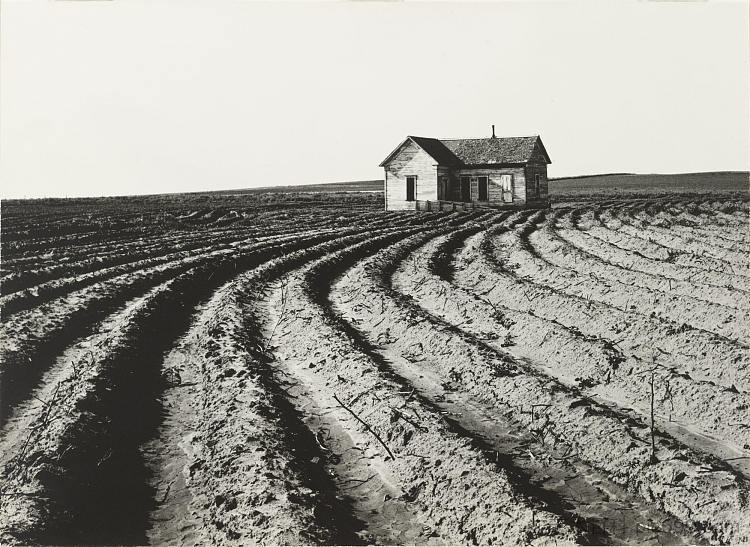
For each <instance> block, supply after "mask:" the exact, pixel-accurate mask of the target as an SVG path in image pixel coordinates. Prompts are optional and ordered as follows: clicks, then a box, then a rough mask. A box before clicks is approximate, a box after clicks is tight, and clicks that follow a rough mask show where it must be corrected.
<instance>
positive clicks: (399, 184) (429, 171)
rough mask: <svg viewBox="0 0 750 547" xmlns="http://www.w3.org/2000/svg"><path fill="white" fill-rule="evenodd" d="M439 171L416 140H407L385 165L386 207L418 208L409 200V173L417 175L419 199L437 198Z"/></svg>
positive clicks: (416, 191)
mask: <svg viewBox="0 0 750 547" xmlns="http://www.w3.org/2000/svg"><path fill="white" fill-rule="evenodd" d="M437 175H438V168H437V164H436V163H435V160H434V159H433V158H432V157H431V156H430V155H429V154H427V152H425V151H424V150H422V149H421V148H420V147H419V146H417V145H416V144H415V143H413V142H408V143H406V144H405V145H404V146H403V148H402V149H401V150H400V151H399V152H398V154H396V155H395V156H394V157H393V158H392V159H391V161H390V162H389V163H388V164H387V165H386V166H385V209H386V210H387V211H398V210H414V209H415V207H416V204H415V203H414V202H413V201H406V177H407V176H409V177H411V176H416V177H417V184H416V188H415V199H418V200H431V201H435V200H437V199H438V197H437Z"/></svg>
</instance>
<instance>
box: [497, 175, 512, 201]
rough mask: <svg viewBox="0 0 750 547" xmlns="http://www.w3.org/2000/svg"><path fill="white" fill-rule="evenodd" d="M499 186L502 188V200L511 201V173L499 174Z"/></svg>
mask: <svg viewBox="0 0 750 547" xmlns="http://www.w3.org/2000/svg"><path fill="white" fill-rule="evenodd" d="M500 186H501V187H502V189H503V201H504V202H505V203H512V202H513V175H500Z"/></svg>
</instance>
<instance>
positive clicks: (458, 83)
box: [0, 0, 750, 198]
mask: <svg viewBox="0 0 750 547" xmlns="http://www.w3.org/2000/svg"><path fill="white" fill-rule="evenodd" d="M748 40H749V37H748V4H747V3H746V2H733V3H713V2H711V3H698V2H695V3H693V2H626V1H618V2H586V3H583V2H577V3H562V2H554V3H542V2H531V3H511V2H502V3H473V4H458V3H439V4H435V3H432V4H424V3H404V2H356V3H355V2H346V3H325V4H324V3H305V4H296V3H283V4H278V3H277V4H270V3H268V4H267V3H258V2H248V1H245V2H225V1H216V0H206V1H203V2H189V1H185V0H180V1H179V2H178V1H175V2H166V1H149V2H146V1H136V0H115V1H112V2H106V1H96V2H94V1H90V2H84V1H75V2H73V1H68V2H63V1H49V0H41V1H23V0H6V1H4V2H3V3H2V6H1V8H0V195H1V196H2V197H6V198H7V197H38V196H45V195H46V196H80V195H95V196H98V195H120V194H142V193H156V192H179V191H199V190H217V189H229V188H243V187H251V186H268V185H274V184H305V183H317V182H333V181H345V180H361V179H371V178H382V171H381V170H380V168H378V163H380V161H381V160H382V159H383V158H384V157H385V156H386V155H387V154H388V153H389V152H390V151H391V150H392V149H393V148H394V147H395V146H396V145H397V144H398V143H399V142H400V141H401V140H402V139H403V138H404V137H405V136H406V135H407V134H413V135H420V136H434V137H484V136H489V134H490V124H492V123H494V124H495V125H496V128H497V133H498V135H506V136H514V135H530V134H540V135H542V139H543V140H544V143H545V145H546V147H547V150H548V151H549V154H550V156H551V157H552V162H553V163H552V165H551V166H550V176H563V175H570V174H591V173H602V172H623V171H627V172H688V171H705V170H747V169H748V168H750V79H749V78H748V74H749V72H748V66H749V64H750V53H749V48H748Z"/></svg>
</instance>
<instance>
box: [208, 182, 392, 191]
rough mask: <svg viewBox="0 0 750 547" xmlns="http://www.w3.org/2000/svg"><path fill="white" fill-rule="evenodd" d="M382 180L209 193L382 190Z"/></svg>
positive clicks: (262, 187) (265, 187) (266, 187)
mask: <svg viewBox="0 0 750 547" xmlns="http://www.w3.org/2000/svg"><path fill="white" fill-rule="evenodd" d="M382 191H383V181H382V180H354V181H350V182H326V183H322V184H295V185H292V186H261V187H260V188H243V189H240V190H217V191H215V192H207V193H210V194H264V193H267V192H282V193H289V192H325V193H328V192H382Z"/></svg>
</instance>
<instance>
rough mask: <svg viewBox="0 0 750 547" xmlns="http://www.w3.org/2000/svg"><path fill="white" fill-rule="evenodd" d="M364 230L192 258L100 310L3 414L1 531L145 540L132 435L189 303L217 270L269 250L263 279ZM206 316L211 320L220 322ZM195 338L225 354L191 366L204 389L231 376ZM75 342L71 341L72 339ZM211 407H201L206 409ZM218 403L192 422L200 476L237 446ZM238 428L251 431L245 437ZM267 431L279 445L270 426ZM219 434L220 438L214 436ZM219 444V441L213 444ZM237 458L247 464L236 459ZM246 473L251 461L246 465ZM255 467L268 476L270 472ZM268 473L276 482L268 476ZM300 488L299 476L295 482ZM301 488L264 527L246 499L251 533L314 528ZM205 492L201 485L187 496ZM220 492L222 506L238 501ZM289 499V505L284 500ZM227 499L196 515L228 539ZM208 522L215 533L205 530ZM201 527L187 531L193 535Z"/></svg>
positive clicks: (156, 406) (154, 410)
mask: <svg viewBox="0 0 750 547" xmlns="http://www.w3.org/2000/svg"><path fill="white" fill-rule="evenodd" d="M369 237H370V234H369V233H364V234H363V233H360V234H356V235H353V236H348V237H344V238H336V239H335V240H334V241H333V242H330V243H328V244H327V245H319V246H317V247H312V250H311V251H301V252H300V251H299V249H305V247H306V245H304V244H302V245H299V246H297V247H296V248H288V249H286V252H281V253H279V252H274V253H265V254H262V253H258V254H257V255H252V256H251V257H247V258H246V259H245V260H242V261H241V263H240V266H239V267H238V269H235V267H234V263H232V262H229V261H223V262H214V263H212V264H202V265H200V266H196V267H194V268H193V269H191V270H189V271H188V272H185V273H183V274H181V275H178V276H176V277H174V278H173V279H171V280H170V281H168V282H167V283H166V284H165V285H164V286H163V290H154V291H152V293H151V294H149V295H148V297H147V298H145V299H142V300H140V301H138V302H136V303H135V304H134V305H133V306H131V308H130V310H129V311H128V312H126V313H123V314H120V316H118V318H113V319H112V320H111V321H109V322H108V323H109V325H108V326H109V327H110V328H111V329H112V330H111V331H110V332H108V333H107V334H106V335H103V336H98V337H97V336H94V337H92V338H91V339H89V340H88V341H87V343H86V344H85V346H86V350H84V349H82V348H81V349H80V350H78V351H77V359H74V360H71V361H68V359H67V358H68V357H70V355H66V356H65V357H66V359H65V360H63V361H60V362H59V363H58V364H59V367H60V369H61V370H58V371H56V374H54V375H53V376H51V378H50V380H52V383H50V384H47V385H44V386H42V387H41V388H40V391H39V393H40V394H46V395H47V398H46V399H41V397H40V399H41V400H42V401H43V403H42V404H40V405H39V404H30V405H26V406H25V407H24V408H23V413H22V414H21V415H19V416H17V417H16V418H14V421H13V423H11V424H8V425H9V426H13V427H8V428H6V431H8V432H9V434H6V435H4V436H3V440H2V442H3V443H4V445H5V446H4V447H3V448H4V450H3V451H2V453H3V454H7V455H11V454H12V457H10V456H9V457H8V458H7V459H6V460H5V461H4V462H3V463H4V464H5V465H4V468H3V484H4V491H5V492H6V493H7V492H8V491H10V493H8V495H7V496H6V495H4V496H3V497H2V500H1V501H2V505H0V514H2V515H3V518H0V522H2V523H3V528H2V529H1V530H0V537H3V538H13V540H14V541H22V542H24V543H29V542H40V543H58V544H59V543H102V544H123V543H125V544H133V543H135V544H144V543H146V531H147V530H148V529H149V527H150V526H149V514H150V513H151V512H152V511H154V510H155V509H156V507H157V505H159V504H160V503H161V502H158V501H157V500H158V498H157V496H156V492H155V489H154V486H153V484H152V483H154V481H153V480H152V475H153V473H154V472H153V469H150V468H149V466H148V465H147V463H146V461H145V458H146V457H145V456H144V451H143V450H141V448H140V447H142V446H143V445H144V444H146V443H148V442H149V439H150V438H152V437H153V436H155V435H156V432H157V427H158V425H159V423H160V421H161V417H162V415H163V413H164V412H165V410H164V408H163V407H162V399H161V394H162V392H163V391H164V389H165V388H166V387H167V386H168V385H170V384H174V383H175V377H179V371H178V370H174V369H173V368H166V369H164V368H163V365H162V362H163V359H164V356H165V355H168V353H167V352H169V350H170V349H171V348H172V347H173V346H174V345H175V342H176V341H177V340H178V339H179V337H180V336H182V335H183V334H184V333H185V332H186V331H187V330H188V328H189V325H190V322H191V316H192V315H193V313H194V310H195V309H196V307H198V306H199V305H200V303H201V302H203V301H205V300H206V299H207V298H209V297H210V296H211V294H212V293H213V291H214V290H215V289H217V288H218V287H220V286H221V285H222V284H223V283H225V282H226V280H227V279H231V278H233V277H235V276H236V275H237V274H238V272H239V273H241V272H242V270H245V269H248V268H254V267H258V266H259V265H260V264H262V263H263V262H266V261H268V260H272V261H273V260H275V262H274V264H272V266H269V267H265V268H263V269H261V270H260V271H258V272H256V276H257V277H258V278H259V279H261V280H265V279H266V277H268V276H269V275H272V274H274V273H275V272H276V271H278V270H279V269H280V267H281V265H288V266H290V267H291V266H294V265H296V264H298V263H299V262H301V261H303V260H304V258H305V257H306V256H308V255H310V254H311V253H315V252H317V253H318V254H321V253H323V252H330V251H331V250H336V249H337V248H340V247H341V246H344V245H346V244H352V243H355V242H357V241H363V240H367V239H368V238H369ZM295 251H297V252H296V253H295ZM191 312H192V313H191ZM216 326H217V328H219V330H220V329H221V328H223V327H225V326H226V323H221V324H217V325H216ZM217 335H218V333H217ZM203 336H205V335H203ZM250 339H252V338H250ZM204 343H205V344H208V345H207V346H204V349H205V350H206V353H205V354H202V356H203V357H204V358H206V359H208V360H209V362H215V363H218V364H217V365H216V366H219V365H222V366H225V368H224V369H222V370H216V369H211V370H207V369H205V368H203V369H202V370H201V372H202V373H204V374H205V375H206V378H204V385H205V387H206V389H208V390H211V389H217V390H220V389H221V387H225V388H226V387H228V386H227V385H224V386H221V387H217V388H214V386H213V382H218V381H219V378H221V377H226V378H229V377H230V376H231V375H230V374H228V372H227V368H226V365H227V363H226V362H225V361H224V356H222V355H218V354H220V353H221V351H218V350H220V349H221V347H220V346H218V345H217V343H216V341H215V340H213V341H212V340H211V339H208V340H204ZM73 352H74V354H75V353H76V349H75V348H74V349H73ZM256 353H257V352H256ZM217 357H218V360H217ZM251 357H252V355H251ZM236 372H237V371H235V373H236ZM163 373H164V374H163ZM238 379H239V378H238ZM178 383H180V382H178ZM172 387H176V386H172ZM204 395H205V398H204V405H203V407H204V408H207V407H210V406H211V405H214V404H219V402H220V401H221V398H220V397H219V396H218V393H213V394H211V393H204ZM40 402H41V401H40ZM224 402H225V403H229V404H228V406H227V407H226V408H222V409H221V410H224V411H226V413H230V412H232V411H233V410H234V409H235V408H236V403H237V400H236V398H234V397H233V398H230V399H229V401H226V400H224ZM232 402H234V403H235V405H234V408H233V405H232V404H231V403H232ZM255 406H259V405H255ZM260 406H262V405H260ZM264 408H266V409H268V407H264ZM211 410H212V409H211V408H208V411H211ZM213 410H215V409H213ZM255 410H256V411H257V412H258V413H259V415H260V416H262V415H263V412H265V411H267V410H265V411H264V409H263V408H256V409H255ZM271 412H273V411H271ZM226 413H224V414H222V413H212V412H210V417H208V418H207V420H206V421H204V422H202V423H201V427H202V428H204V427H205V428H207V430H206V431H202V438H204V439H207V443H208V444H207V445H206V446H205V447H204V451H203V453H199V454H198V456H199V457H200V456H206V455H208V454H211V453H212V452H213V453H214V455H215V458H211V459H210V461H206V462H199V461H197V460H196V461H194V462H193V463H194V464H195V465H193V470H195V468H196V467H197V468H200V469H202V470H203V471H201V472H202V473H203V472H204V471H205V472H207V473H209V475H205V474H203V475H200V478H199V479H196V480H206V481H208V484H209V485H210V484H213V483H212V482H211V478H212V477H213V478H214V479H215V478H216V477H220V476H222V474H229V473H228V471H229V470H228V469H227V464H233V462H235V461H236V458H237V457H238V453H237V452H236V451H235V448H236V447H237V446H242V444H239V445H236V444H235V445H231V446H229V447H224V446H222V443H218V440H220V439H225V438H226V435H225V434H221V433H222V432H218V430H219V429H220V427H221V426H222V425H224V424H225V422H226V415H227V414H226ZM222 420H223V421H222ZM273 422H274V420H273V417H267V420H266V423H267V425H268V424H270V425H268V427H271V426H272V425H273ZM20 423H23V424H26V426H27V428H26V429H25V430H22V429H20V428H18V427H14V426H16V425H17V424H20ZM256 426H258V427H260V428H261V429H263V426H262V425H260V424H257V423H256ZM276 426H277V430H278V427H279V424H278V423H276ZM22 431H27V432H28V435H26V434H25V433H24V434H21V432H22ZM224 433H225V432H224ZM212 435H214V437H213V439H214V441H213V443H212V442H211V438H212V437H211V436H212ZM181 440H182V442H184V443H186V444H185V446H186V447H188V448H194V446H193V445H190V442H189V441H188V440H187V439H181ZM246 440H247V441H248V442H249V441H251V439H250V438H249V437H247V438H246ZM274 440H275V442H276V443H277V448H278V443H279V442H280V439H278V435H277V436H276V437H274ZM217 444H218V445H219V446H218V447H216V446H215V445H217ZM260 444H261V445H262V444H263V443H262V442H261V443H260ZM214 448H216V450H214ZM271 448H273V447H271ZM287 448H289V447H287ZM269 450H270V449H269ZM222 451H226V452H225V453H224V454H221V453H220V452H222ZM147 452H148V450H147V449H146V452H145V453H147ZM281 452H283V450H282V451H281ZM272 457H274V458H276V457H278V458H282V459H283V458H284V457H285V456H284V454H276V453H275V452H274V453H273V454H272ZM265 463H268V462H265ZM214 466H216V467H214ZM206 469H208V471H206ZM256 469H257V468H256ZM237 470H238V472H240V471H242V472H247V468H245V467H241V468H238V469H237ZM254 475H255V473H251V474H250V475H249V476H254ZM263 476H264V477H266V478H269V477H268V474H266V475H263ZM228 484H229V485H230V487H231V486H234V485H233V484H232V483H228ZM258 484H259V486H257V489H256V492H261V493H263V494H264V496H265V495H267V493H268V492H269V489H270V490H277V489H278V485H279V484H286V483H284V482H283V481H282V482H281V483H279V482H278V481H269V480H266V481H265V482H264V479H262V478H261V479H257V480H256V482H254V483H253V485H254V486H255V485H258ZM274 485H276V487H275V488H272V487H273V486H274ZM300 485H302V483H300ZM302 488H303V486H299V488H298V489H302ZM304 488H307V487H304ZM308 489H309V488H308ZM201 492H202V493H203V494H207V493H211V492H214V490H212V489H210V488H208V487H207V488H204V489H203V490H202V491H201ZM305 492H306V491H305ZM166 494H168V492H167V493H166ZM166 494H165V495H164V499H165V498H166ZM199 498H200V497H199ZM303 498H304V499H307V503H305V504H304V505H305V506H306V508H295V504H296V503H297V502H298V501H299V500H301V499H303ZM303 498H295V497H294V492H293V491H292V492H290V493H289V500H288V501H289V503H276V504H272V506H271V507H266V510H269V509H271V508H272V507H274V506H280V507H278V508H279V510H280V511H281V512H280V513H279V515H278V516H277V517H274V518H278V519H279V520H280V521H281V522H284V523H285V524H284V525H283V526H282V525H279V526H277V527H267V526H266V524H267V523H265V522H264V521H263V519H258V518H256V517H257V515H255V514H254V513H253V511H255V510H256V509H254V508H252V507H250V508H249V509H248V511H249V512H250V515H249V517H247V518H250V519H251V520H252V519H254V520H255V521H257V524H256V529H255V532H256V533H257V535H258V537H256V538H255V539H256V540H257V539H258V538H263V536H264V534H269V535H268V537H267V538H266V540H267V541H268V542H274V540H281V539H283V538H286V540H285V541H289V542H291V543H304V542H309V541H312V540H314V538H316V537H318V536H317V535H316V534H318V532H320V530H318V532H316V531H315V530H314V529H313V530H310V533H311V534H312V535H307V532H308V530H307V528H308V527H310V526H311V524H310V523H311V522H313V520H314V519H313V515H311V514H309V513H311V511H310V505H311V504H310V499H311V497H310V493H309V492H307V493H306V494H305V496H303ZM211 500H212V501H213V503H214V504H215V505H221V503H219V502H218V500H219V498H218V497H216V498H214V497H211ZM205 502H206V498H205V496H204V497H203V498H200V501H198V502H197V503H200V504H205ZM228 503H229V506H231V505H233V504H234V503H236V502H231V501H229V502H228ZM290 504H291V507H287V506H288V505H290ZM227 509H229V507H228V506H225V507H223V508H219V509H217V510H216V511H214V512H212V513H211V514H210V515H206V518H207V520H208V521H209V524H208V525H207V526H208V532H206V533H208V536H207V537H208V538H210V539H211V540H215V539H216V538H217V537H223V538H227V539H230V540H231V539H237V538H234V537H233V536H232V533H231V530H232V528H229V529H224V527H223V526H222V520H221V519H222V518H223V513H224V512H225V511H226V510H227ZM269 512H270V511H269ZM300 512H301V513H304V515H306V516H304V515H303V516H304V518H302V517H300V518H301V519H302V520H301V521H300V522H302V524H300V528H299V529H298V530H297V532H299V533H298V534H297V535H294V533H293V532H290V533H291V534H292V535H285V534H287V532H286V531H285V526H286V525H287V524H289V522H288V519H287V517H289V518H292V517H294V518H297V517H296V516H295V515H297V516H298V514H299V513H300ZM239 513H241V511H238V512H237V514H239ZM217 514H218V516H217ZM290 514H291V517H290ZM123 515H127V518H123ZM323 520H325V519H323ZM305 523H307V524H305ZM245 524H246V525H247V523H245ZM211 525H213V526H211ZM246 527H247V526H246ZM251 528H252V527H251ZM212 530H213V531H214V535H211V533H210V532H211V531H212ZM218 530H221V531H220V532H218ZM274 534H276V535H274ZM320 534H322V536H321V538H319V541H322V542H327V540H330V539H332V538H333V537H335V536H333V535H331V534H330V533H329V534H327V535H326V534H325V533H323V532H320ZM200 539H201V538H200V537H199V538H196V540H197V541H198V542H199V543H200Z"/></svg>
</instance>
